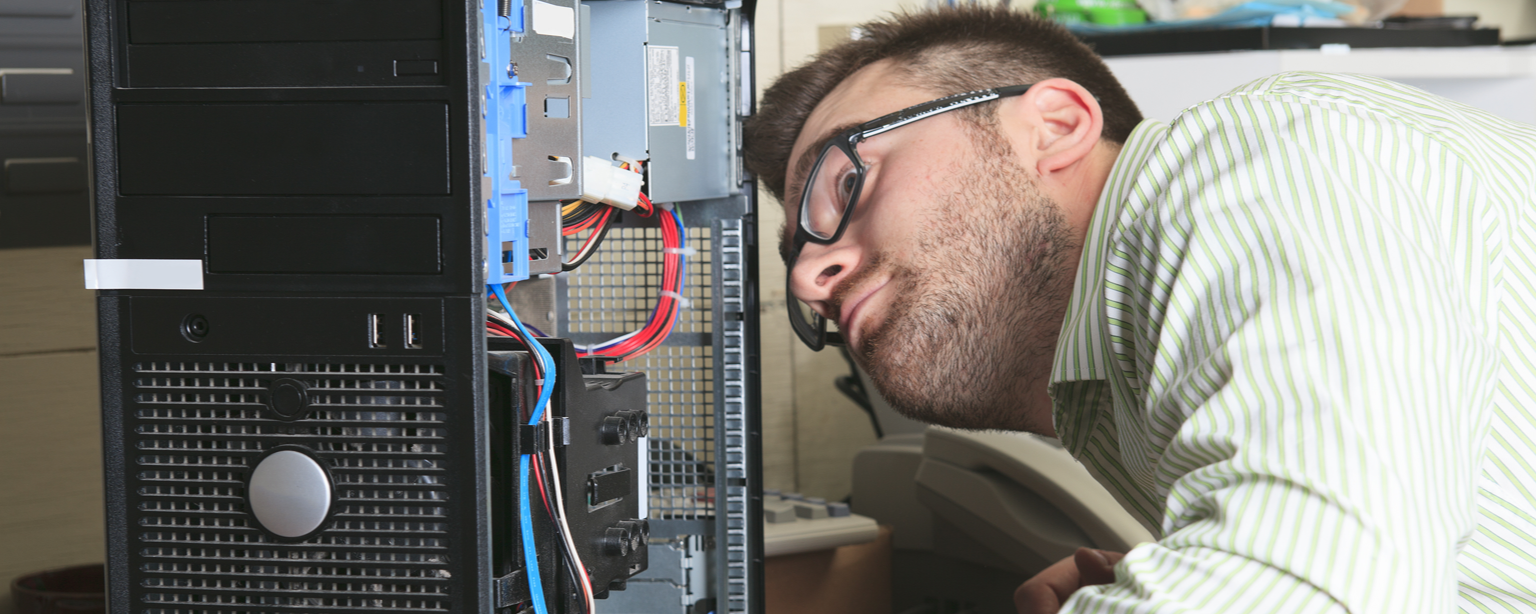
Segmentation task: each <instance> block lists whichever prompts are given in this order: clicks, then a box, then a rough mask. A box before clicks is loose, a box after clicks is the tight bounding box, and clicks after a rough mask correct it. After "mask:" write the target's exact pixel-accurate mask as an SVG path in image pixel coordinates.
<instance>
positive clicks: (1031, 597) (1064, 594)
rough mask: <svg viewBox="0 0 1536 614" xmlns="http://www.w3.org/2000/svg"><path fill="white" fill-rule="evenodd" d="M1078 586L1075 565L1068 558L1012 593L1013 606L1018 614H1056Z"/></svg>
mask: <svg viewBox="0 0 1536 614" xmlns="http://www.w3.org/2000/svg"><path fill="white" fill-rule="evenodd" d="M1079 586H1082V585H1081V583H1080V579H1079V576H1078V573H1077V563H1076V562H1075V561H1073V557H1070V556H1069V557H1067V558H1064V559H1062V560H1060V561H1057V562H1056V564H1054V565H1051V566H1050V567H1047V568H1045V570H1044V571H1041V572H1040V573H1038V574H1035V577H1033V578H1030V579H1029V581H1028V582H1025V583H1024V584H1022V585H1020V586H1019V588H1018V590H1016V591H1014V592H1013V606H1014V607H1015V608H1018V610H1019V614H1056V611H1057V610H1060V609H1061V604H1062V603H1065V602H1066V600H1067V598H1068V597H1071V596H1072V593H1073V592H1075V591H1077V589H1078V587H1079Z"/></svg>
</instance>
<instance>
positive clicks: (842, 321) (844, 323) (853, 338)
mask: <svg viewBox="0 0 1536 614" xmlns="http://www.w3.org/2000/svg"><path fill="white" fill-rule="evenodd" d="M889 281H890V280H886V281H883V282H880V283H879V284H877V285H874V286H871V287H870V288H868V289H867V290H865V291H864V292H863V293H861V294H859V295H858V296H857V297H854V299H853V300H852V301H848V302H845V303H843V304H842V305H841V308H842V313H840V314H839V318H838V321H837V327H838V329H840V330H842V331H843V336H844V337H847V339H848V343H849V345H852V346H854V347H858V338H859V333H858V328H857V326H856V324H857V323H858V321H857V318H858V316H859V311H860V309H861V308H863V307H864V305H865V303H867V302H868V301H869V298H870V297H872V296H874V295H875V293H876V292H879V291H880V289H881V288H884V287H885V284H887V283H889Z"/></svg>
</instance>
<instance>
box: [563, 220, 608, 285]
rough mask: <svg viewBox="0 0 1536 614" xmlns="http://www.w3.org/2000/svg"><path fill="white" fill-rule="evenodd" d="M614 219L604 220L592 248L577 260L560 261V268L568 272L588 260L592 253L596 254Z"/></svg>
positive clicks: (593, 240)
mask: <svg viewBox="0 0 1536 614" xmlns="http://www.w3.org/2000/svg"><path fill="white" fill-rule="evenodd" d="M612 221H613V220H609V221H607V222H603V227H602V228H601V229H599V230H598V231H597V238H595V239H592V249H589V250H587V253H586V254H583V255H582V256H581V257H579V258H577V259H576V260H575V261H572V262H562V263H560V270H561V271H564V272H567V273H569V272H571V271H574V270H576V267H579V266H581V265H582V263H584V262H586V261H587V259H588V258H591V257H592V254H596V253H597V248H598V247H600V246H602V244H603V239H604V238H606V237H607V236H608V227H609V226H612V225H613V224H612Z"/></svg>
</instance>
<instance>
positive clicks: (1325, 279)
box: [1063, 96, 1499, 614]
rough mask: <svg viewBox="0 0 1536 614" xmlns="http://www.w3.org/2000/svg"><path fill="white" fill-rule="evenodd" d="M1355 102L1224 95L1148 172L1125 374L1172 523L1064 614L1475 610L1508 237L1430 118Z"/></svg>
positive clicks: (1120, 295)
mask: <svg viewBox="0 0 1536 614" xmlns="http://www.w3.org/2000/svg"><path fill="white" fill-rule="evenodd" d="M1351 113H1353V112H1352V111H1351V110H1349V109H1347V108H1331V107H1329V106H1328V105H1327V104H1322V105H1320V104H1318V103H1316V102H1315V101H1306V100H1299V99H1295V98H1288V97H1283V96H1281V97H1271V98H1264V97H1258V96H1251V97H1250V96H1228V97H1226V98H1220V99H1217V100H1214V101H1211V102H1209V103H1206V104H1204V105H1201V106H1199V107H1195V108H1194V109H1192V110H1190V111H1187V112H1186V113H1185V115H1183V116H1182V117H1181V118H1180V119H1179V120H1178V121H1177V122H1175V124H1174V125H1173V129H1172V132H1171V133H1170V137H1169V139H1170V140H1169V144H1170V146H1169V147H1168V148H1167V151H1166V152H1165V153H1161V154H1159V155H1158V156H1157V157H1155V158H1154V159H1153V161H1152V162H1151V163H1150V166H1149V169H1148V170H1147V171H1146V172H1145V173H1144V174H1143V177H1142V179H1141V180H1140V181H1139V182H1138V185H1137V186H1136V189H1135V195H1134V196H1133V197H1132V199H1131V200H1132V202H1130V203H1129V204H1128V205H1127V207H1126V209H1127V210H1126V212H1125V213H1124V214H1123V215H1122V217H1121V219H1120V224H1121V228H1120V229H1119V232H1118V236H1117V237H1116V243H1115V245H1116V247H1115V248H1113V249H1112V250H1111V252H1112V254H1111V256H1110V263H1109V266H1108V271H1109V273H1108V276H1107V283H1106V288H1107V292H1106V303H1107V304H1108V305H1109V308H1108V311H1109V314H1110V315H1109V317H1108V318H1106V322H1107V327H1108V329H1109V330H1108V331H1107V338H1108V339H1110V355H1111V357H1112V360H1113V361H1115V362H1116V363H1117V365H1118V369H1112V370H1113V371H1116V375H1115V376H1113V377H1111V378H1110V382H1109V383H1110V386H1111V387H1112V388H1113V389H1115V390H1116V394H1115V395H1114V396H1115V398H1117V399H1126V401H1124V402H1120V403H1117V404H1116V406H1115V407H1114V420H1115V424H1116V430H1117V432H1118V435H1117V436H1118V438H1119V440H1120V441H1119V443H1120V449H1121V454H1122V458H1121V459H1120V460H1119V462H1120V463H1122V464H1123V466H1124V475H1126V476H1128V477H1127V479H1129V480H1132V481H1134V484H1130V485H1125V486H1129V487H1134V488H1140V489H1142V490H1143V491H1144V492H1149V493H1150V494H1151V498H1152V499H1153V500H1160V501H1163V502H1164V508H1163V509H1162V515H1163V518H1162V534H1163V535H1164V537H1163V538H1162V539H1160V540H1159V541H1158V542H1156V543H1151V544H1144V545H1142V546H1139V547H1137V548H1135V549H1134V550H1133V551H1132V552H1131V553H1130V554H1129V555H1128V556H1127V557H1126V558H1125V560H1124V562H1123V563H1121V564H1120V565H1118V566H1117V568H1116V573H1117V582H1115V583H1114V584H1111V585H1106V586H1100V587H1091V588H1088V589H1084V590H1082V591H1079V592H1078V593H1077V594H1075V595H1074V596H1073V597H1072V598H1071V599H1070V600H1069V601H1068V602H1067V603H1066V604H1065V607H1064V608H1063V612H1333V611H1348V612H1354V613H1357V614H1358V613H1364V612H1381V613H1394V614H1395V613H1401V612H1450V611H1453V610H1454V608H1455V604H1456V592H1457V585H1456V563H1455V561H1456V554H1457V552H1458V551H1459V550H1460V549H1461V548H1462V547H1463V546H1464V545H1465V544H1466V541H1467V540H1468V539H1469V538H1470V536H1471V534H1472V531H1473V530H1474V529H1475V528H1476V518H1475V516H1476V514H1475V510H1476V507H1475V496H1476V488H1477V478H1478V475H1479V471H1480V463H1481V457H1482V449H1483V446H1482V442H1483V438H1484V437H1485V436H1486V434H1487V431H1488V425H1489V420H1490V416H1491V409H1490V404H1491V398H1492V394H1493V384H1494V381H1495V378H1496V375H1495V374H1496V372H1497V370H1498V368H1499V362H1498V351H1497V343H1496V336H1495V335H1496V331H1497V330H1498V321H1497V316H1496V310H1495V309H1494V308H1493V307H1494V306H1493V305H1492V303H1493V302H1494V299H1493V298H1492V297H1490V296H1489V290H1488V284H1487V283H1486V280H1488V279H1490V278H1492V277H1494V276H1496V275H1497V273H1498V272H1497V271H1496V270H1493V268H1492V267H1496V265H1497V258H1491V257H1489V254H1493V253H1496V252H1497V246H1496V245H1492V244H1491V243H1492V242H1495V241H1496V237H1497V234H1498V233H1497V232H1496V229H1495V228H1493V224H1494V222H1493V221H1491V220H1489V219H1483V218H1481V217H1479V214H1478V213H1477V212H1478V211H1479V210H1480V208H1479V207H1478V206H1477V205H1478V199H1479V198H1480V196H1479V194H1480V192H1479V189H1478V186H1477V178H1476V177H1475V176H1474V175H1472V174H1470V173H1466V172H1464V170H1463V169H1464V167H1463V166H1461V165H1459V164H1458V162H1457V160H1456V159H1454V157H1453V156H1451V155H1449V154H1447V153H1446V152H1445V150H1444V149H1443V148H1441V147H1439V146H1438V145H1437V143H1436V142H1435V141H1434V140H1433V139H1432V138H1426V137H1424V135H1422V134H1418V133H1415V132H1413V131H1411V130H1408V129H1406V128H1403V127H1401V126H1398V125H1395V124H1394V122H1391V121H1389V120H1388V119H1385V118H1379V117H1374V116H1371V115H1370V114H1368V113H1356V114H1351ZM1424 165H1437V168H1440V169H1445V170H1443V171H1442V172H1421V171H1423V170H1424ZM1416 169H1417V170H1416Z"/></svg>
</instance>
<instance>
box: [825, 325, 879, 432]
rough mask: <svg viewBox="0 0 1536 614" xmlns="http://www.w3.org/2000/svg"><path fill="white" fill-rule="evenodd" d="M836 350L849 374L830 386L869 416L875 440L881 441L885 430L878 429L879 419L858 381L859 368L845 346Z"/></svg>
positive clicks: (862, 383) (865, 391)
mask: <svg viewBox="0 0 1536 614" xmlns="http://www.w3.org/2000/svg"><path fill="white" fill-rule="evenodd" d="M838 350H839V351H840V352H841V353H842V355H843V360H846V361H848V372H849V373H848V375H844V376H841V377H838V378H837V379H835V380H832V385H833V386H836V387H837V391H838V392H841V393H843V396H846V397H848V400H850V401H853V404H854V405H858V406H859V409H862V410H864V413H865V414H868V415H869V424H870V425H871V426H873V427H875V438H876V439H883V438H884V437H885V430H884V429H881V428H880V417H879V416H877V415H875V406H874V404H873V403H871V402H870V400H869V391H868V390H865V389H864V381H863V380H861V379H859V368H858V367H857V366H855V365H854V364H853V354H849V353H848V346H846V345H845V346H841V347H839V348H838Z"/></svg>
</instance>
